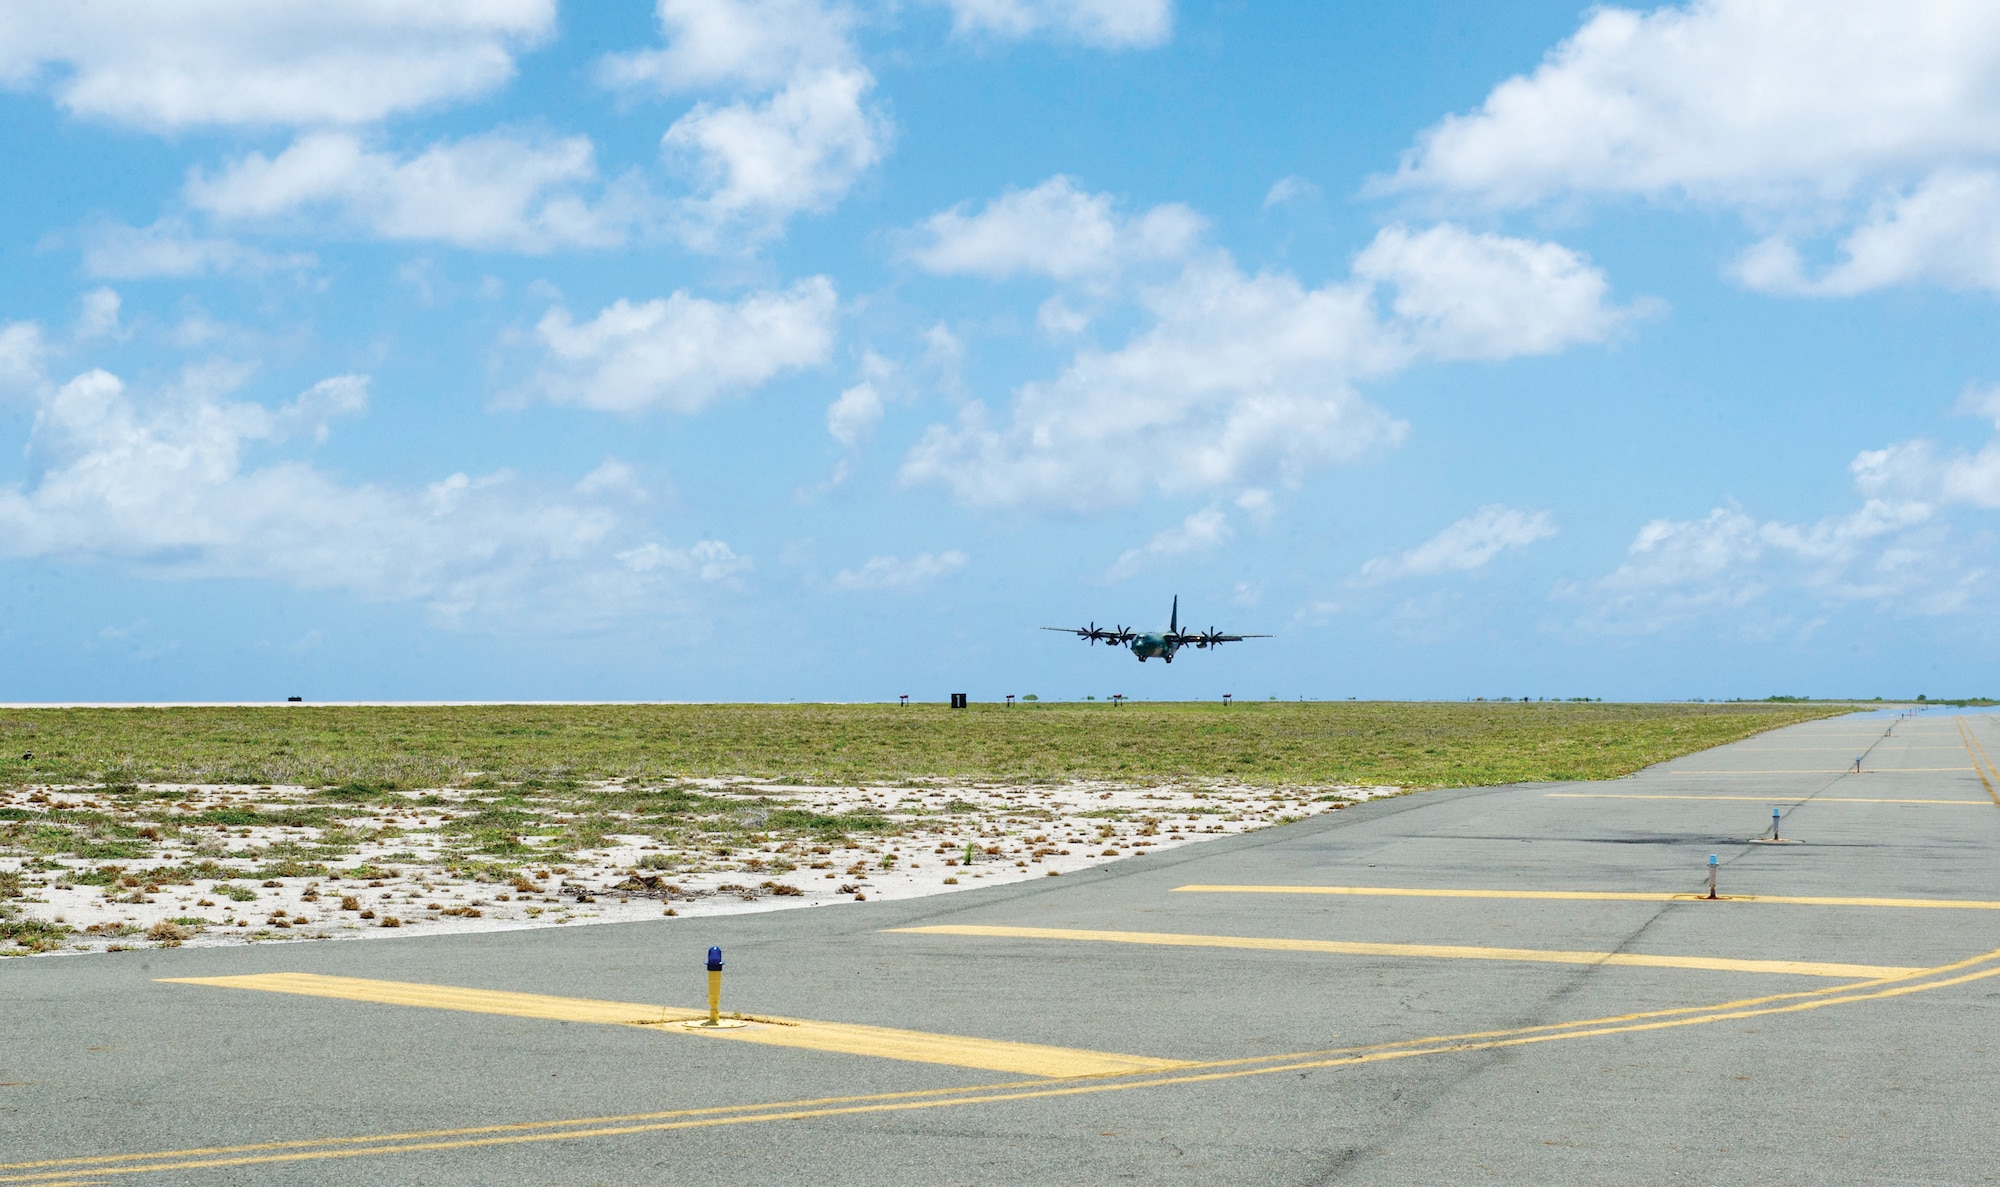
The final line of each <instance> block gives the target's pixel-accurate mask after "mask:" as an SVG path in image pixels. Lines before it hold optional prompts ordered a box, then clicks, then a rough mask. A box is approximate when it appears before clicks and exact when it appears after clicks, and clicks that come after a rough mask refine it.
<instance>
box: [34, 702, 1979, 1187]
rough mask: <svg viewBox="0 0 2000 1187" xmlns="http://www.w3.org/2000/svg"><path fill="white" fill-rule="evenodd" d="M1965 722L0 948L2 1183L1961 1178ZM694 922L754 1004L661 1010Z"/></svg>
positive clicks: (728, 980) (1857, 728) (691, 971)
mask: <svg viewBox="0 0 2000 1187" xmlns="http://www.w3.org/2000/svg"><path fill="white" fill-rule="evenodd" d="M1987 750H1993V751H1995V752H2000V722H1996V721H1995V720H1994V719H1992V718H1990V717H1987V716H1983V715H1977V716H1966V717H1963V718H1958V717H1953V716H1948V715H1942V714H1938V715H1923V716H1920V717H1917V718H1913V719H1904V720H1897V719H1893V718H1889V717H1883V716H1857V717H1850V718H1843V719H1836V720H1832V721H1825V722H1818V723H1812V724H1808V725H1803V726H1797V727H1793V728H1791V729H1787V730H1782V731H1778V732H1775V733H1771V734H1767V735H1763V736H1761V737H1759V738H1755V739H1752V740H1749V741H1747V742H1744V743H1740V744H1738V745H1735V746H1730V747H1724V748H1721V749H1718V750H1714V751H1709V752H1706V753H1703V754H1700V755H1694V756H1689V757H1688V758H1685V759H1682V760H1679V761H1676V762H1673V763H1668V764H1664V765H1663V766H1661V767H1659V768H1655V769H1653V770H1650V771H1647V772H1644V773H1642V774H1641V775H1638V776H1635V777H1633V778H1631V779H1626V780H1619V781H1616V782H1612V783H1604V784H1561V785H1542V786H1515V787H1503V788H1487V789H1472V790H1464V791H1445V792H1429V793H1423V794H1419V795H1412V796H1407V797H1402V798H1399V799H1395V800H1389V801H1383V802H1379V803H1374V804H1368V805H1363V806H1361V807H1357V808H1354V809H1350V810H1348V811H1345V812H1341V813H1337V814H1333V815H1329V816H1327V817H1323V818H1320V819H1316V820H1312V821H1308V822H1305V823H1301V824H1298V825H1292V826H1288V827H1285V828H1279V829H1271V830H1267V831H1264V832H1260V833H1255V834H1251V835H1248V836H1244V837H1240V838H1233V839H1230V840H1226V841H1218V842H1211V843H1207V844H1203V845H1198V846H1190V847H1187V848H1183V849H1178V850H1173V851H1170V852H1169V853H1165V854H1161V855H1159V856H1155V857H1145V858H1137V859H1133V860H1129V861H1125V862H1121V863H1118V864H1117V865H1114V866H1110V867H1105V868H1102V869H1099V870H1095V871H1090V872H1087V873H1084V874H1080V875H1072V876H1065V877H1063V878H1059V879H1055V878H1052V879H1046V880H1043V881H1040V882H1037V883H1032V884H1024V885H1015V886H1011V887H999V888H994V889H991V890H981V891H973V892H966V893H962V894H956V895H951V896H945V897H940V898H933V899H923V900H913V901H905V902H897V903H856V904H851V905H841V906H834V907H827V908H819V909H813V910H805V911H787V912H776V913H772V914H768V915H753V916H737V917H730V918H725V919H689V920H678V919H663V920H661V921H660V922H659V923H656V924H632V925H617V926H610V925H607V926H601V927H588V928H577V929H571V930H555V929H552V930H544V931H535V932H514V933H494V934H490V935H478V936H457V937H432V938H413V939H409V940H395V941H388V942H381V943H368V944H282V945H271V946H266V947H258V948H253V949H247V950H235V949H206V950H194V949H177V950H146V951H133V952H126V953H118V954H113V955H104V956H88V957H75V958H67V957H59V958H44V959H32V960H14V961H7V962H4V963H0V1164H4V1165H0V1184H4V1183H13V1182H33V1183H44V1184H46V1183H56V1182H63V1183H68V1182H104V1183H116V1182H132V1183H153V1182H160V1183H300V1184H305V1183H313V1184H320V1183H329V1182H340V1183H347V1182H352V1183H407V1182H424V1183H488V1182H494V1181H499V1180H503V1179H505V1180H510V1181H524V1182H535V1183H540V1184H572V1183H574V1184H588V1183H620V1184H629V1183H634V1182H641V1183H650V1182H668V1181H671V1182H682V1181H694V1182H720V1183H735V1182H752V1181H771V1180H779V1179H789V1180H792V1181H801V1182H813V1183H857V1184H859V1183H870V1184H877V1183H900V1182H910V1183H919V1182H921V1183H961V1182H962V1183H980V1182H1034V1183H1039V1182H1055V1181H1062V1182H1116V1181H1133V1180H1136V1181H1146V1182H1156V1181H1160V1182H1187V1183H1236V1182H1242V1183H1318V1182H1339V1183H1357V1184H1364V1183H1365V1184H1376V1183H1438V1182H1510V1183H1511V1182H1522V1181H1529V1180H1534V1181H1552V1182H1578V1183H1583V1182H1588V1183H1601V1182H1653V1181H1666V1180H1669V1179H1671V1180H1674V1181H1677V1182H1694V1183H1708V1182H1714V1183H1724V1182H1731V1183H1735V1182H1746V1181H1747V1182H1759V1183H1794V1182H1796V1183H1820V1182H1826V1181H1829V1180H1838V1181H1866V1182H1926V1183H1933V1182H1950V1183H1961V1182H1962V1183H1976V1182H1986V1181H1990V1180H1993V1179H1996V1178H2000V1170H1996V1167H2000V1158H1996V1154H2000V1148H1996V1147H2000V1139H1996V1138H1995V1137H1994V1136H1993V1135H1994V1134H1995V1133H1996V1132H2000V1125H1996V1123H2000V1070H1996V1062H1995V1056H1996V1054H2000V1008H1997V1007H2000V951H1996V950H2000V844H1996V842H2000V798H1995V785H1996V784H2000V771H1995V770H1994V769H1993V767H1992V764H1991V762H1990V759H1989V758H1988V757H1987V755H1986V753H1985V752H1986V751H1987ZM1857 757H1859V758H1860V759H1861V771H1860V773H1858V774H1857V773H1855V772H1854V771H1853V770H1852V765H1853V761H1854V759H1856V758H1857ZM1773 807H1776V808H1778V810H1779V811H1780V813H1781V827H1780V835H1781V838H1782V839H1783V842H1784V843H1779V844H1770V843H1760V842H1758V841H1757V840H1756V838H1758V837H1759V836H1760V834H1768V830H1769V827H1770V819H1771V810H1772V808H1773ZM1711 853H1713V854H1715V855H1716V856H1717V858H1718V871H1719V873H1718V884H1719V890H1720V892H1721V893H1722V895H1724V896H1726V897H1725V899H1724V900H1723V901H1718V902H1708V901H1704V900H1703V899H1701V898H1700V897H1699V896H1700V895H1701V894H1703V893H1705V877H1706V875H1705V863H1706V859H1707V857H1708V855H1709V854H1711ZM1190 888H1196V889H1190ZM1384 891H1393V892H1403V893H1381V892H1384ZM1437 892H1453V893H1449V894H1442V893H1437ZM1554 895H1563V896H1569V897H1550V896H1554ZM1621 896H1622V897H1621ZM1677 896H1678V897H1677ZM710 944H719V945H721V946H722V948H723V949H724V953H725V957H726V959H727V961H728V969H727V972H726V974H725V985H726V990H725V997H726V1000H725V1009H726V1010H730V1011H741V1012H742V1013H744V1014H747V1015H750V1016H752V1017H754V1018H761V1019H776V1020H777V1021H766V1022H754V1023H753V1024H752V1025H751V1026H750V1027H747V1028H745V1029H744V1030H743V1031H739V1032H735V1034H733V1035H716V1034H702V1033H699V1032H693V1031H689V1030H687V1029H685V1028H683V1027H681V1026H680V1025H679V1024H678V1020H679V1019H681V1018H685V1017H692V1016H693V1015H694V1013H695V1012H696V1011H695V1010H694V1009H692V1008H695V1007H699V1006H700V1005H701V1004H702V994H703V976H704V974H703V973H702V970H701V964H700V962H701V957H702V954H703V953H704V952H705V951H706V949H707V947H708V946H709V945H710ZM278 974H292V975H298V974H304V975H307V976H303V977H301V976H291V977H290V978H288V979H282V978H278V977H276V975H278ZM260 977H261V978H264V979H262V980H257V979H255V978H260ZM244 978H251V979H249V980H244Z"/></svg>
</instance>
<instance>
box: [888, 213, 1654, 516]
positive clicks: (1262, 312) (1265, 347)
mask: <svg viewBox="0 0 2000 1187" xmlns="http://www.w3.org/2000/svg"><path fill="white" fill-rule="evenodd" d="M1360 269H1366V270H1367V274H1363V273H1362V272H1361V271H1360ZM1607 289H1608V286H1607V285H1606V284H1605V282H1604V279H1603V275H1602V273H1601V272H1599V271H1598V270H1597V269H1595V268H1594V267H1591V266H1590V265H1589V264H1588V263H1586V262H1585V261H1584V260H1583V259H1582V258H1581V257H1579V256H1577V255H1575V253H1572V252H1569V251H1568V250H1567V249H1564V248H1561V247H1558V246H1556V245H1553V244H1537V243H1532V242H1529V241H1525V240H1517V239H1504V238H1501V237H1497V236H1477V235H1473V234H1472V233H1471V232H1468V231H1465V230H1464V229H1462V228H1458V227H1455V226H1451V225H1449V224H1447V225H1445V226H1443V227H1440V228H1434V229H1432V230H1431V231H1427V232H1422V233H1412V232H1409V231H1406V230H1404V229H1403V228H1399V227H1392V228H1389V229H1387V230H1385V231H1383V232H1382V233H1381V235H1380V236H1378V238H1377V240H1376V241H1375V244H1374V245H1372V246H1371V247H1370V248H1369V249H1368V250H1366V251H1364V252H1363V253H1362V254H1361V257H1360V258H1359V259H1358V260H1357V275H1356V277H1355V278H1354V279H1351V280H1348V281H1343V282H1335V283H1331V284H1328V285H1325V286H1323V287H1320V288H1316V289H1309V288H1307V287H1305V286H1304V285H1302V284H1300V282H1299V281H1298V280H1297V279H1296V278H1294V277H1292V276H1289V275H1285V274H1280V273H1260V274H1258V275H1255V276H1250V275H1245V274H1244V273H1243V272H1242V271H1241V270H1240V269H1239V268H1238V267H1237V266H1236V264H1235V263H1234V261H1232V260H1231V259H1230V258H1229V257H1228V256H1227V255H1226V254H1223V253H1220V252H1216V253H1210V254H1208V255H1205V256H1202V257H1199V258H1197V259H1195V260H1193V261H1192V262H1190V263H1189V264H1188V265H1186V266H1185V267H1184V268H1183V269H1182V271H1181V273H1180V275H1179V276H1178V277H1176V278H1175V279H1174V280H1172V281H1170V282H1168V283H1164V284H1159V285H1154V286H1149V287H1146V288H1144V289H1142V290H1141V293H1140V303H1141V305H1142V306H1143V307H1144V309H1145V311H1146V312H1147V314H1148V315H1150V318H1151V324H1150V325H1149V326H1147V327H1145V328H1143V329H1141V330H1140V331H1139V332H1137V333H1136V334H1134V335H1133V336H1132V338H1131V339H1130V340H1128V341H1127V342H1126V343H1125V344H1124V345H1123V346H1122V347H1119V348H1118V349H1115V350H1103V349H1099V348H1096V347H1089V348H1085V349H1083V350H1080V351H1078V352H1077V354H1076V355H1075V356H1074V358H1073V359H1072V360H1071V362H1070V364H1069V366H1068V367H1067V368H1066V369H1065V370H1064V371H1063V373H1062V374H1061V375H1059V376H1057V377H1056V378H1054V379H1052V380H1042V381H1036V382H1031V383H1028V384H1024V385H1022V386H1021V387H1020V388H1019V389H1017V390H1016V392H1015V393H1014V398H1013V401H1012V405H1011V409H1010V411H1009V413H1008V415H1007V418H1006V419H1005V421H1002V420H1001V419H1000V418H999V417H997V416H996V415H995V414H994V413H993V412H992V411H991V410H990V409H989V408H988V407H987V406H986V405H985V404H984V403H983V402H979V401H973V402H971V403H968V404H967V405H966V406H965V407H964V409H963V411H962V412H961V414H960V417H959V421H958V423H957V424H955V425H934V426H932V427H931V428H930V429H929V430H927V431H926V433H925V435H924V436H923V438H922V439H921V440H920V441H919V442H918V444H917V445H916V447H915V448H914V449H913V450H912V451H911V452H910V454H909V456H908V457H907V459H906V460H905V462H904V466H903V479H904V481H906V482H909V483H935V484H938V485H942V486H945V487H947V488H948V489H950V490H951V492H952V493H953V495H954V496H955V497H956V498H957V499H958V500H959V501H960V502H962V503H966V504H969V505H974V506H1006V505H1012V504H1040V505H1043V506H1052V507H1062V508H1068V509H1072V510H1089V509H1092V508H1095V507H1098V506H1101V505H1104V504H1107V503H1128V502H1132V501H1134V500H1137V499H1139V498H1142V497H1144V496H1145V495H1147V494H1150V493H1159V494H1167V495H1172V494H1182V493H1188V492H1201V491H1215V490H1226V489H1229V488H1242V487H1246V486H1264V485H1268V484H1270V483H1271V482H1296V481H1298V480H1299V479H1300V478H1301V477H1302V476H1303V475H1304V474H1305V473H1307V472H1308V471H1311V470H1313V469H1317V468H1320V467H1323V466H1327V465H1332V464H1336V463H1339V462H1343V461H1348V460H1352V459H1354V458H1357V457H1361V456H1365V455H1367V454H1370V453H1373V452H1376V451H1379V450H1381V449H1383V448H1386V447H1388V446H1391V445H1393V444H1394V443H1396V442H1397V441H1399V440H1400V439H1401V437H1402V435H1403V432H1404V426H1403V425H1402V424H1401V423H1400V422H1398V421H1396V420H1395V419H1394V418H1393V417H1390V416H1389V415H1387V414H1386V413H1384V412H1382V411H1381V410H1380V409H1378V408H1375V407H1374V406H1372V405H1370V404H1369V403H1368V402H1367V401H1365V400H1364V399H1362V397H1361V396H1360V394H1359V393H1358V392H1357V391H1356V390H1355V388H1354V386H1353V385H1354V383H1355V381H1357V380H1361V379H1365V378H1368V377H1372V376H1380V375H1383V374H1386V373H1389V372H1393V371H1395V370H1398V369H1400V368H1403V367H1406V366H1408V365H1409V364H1411V363H1412V362H1414V361H1416V360H1418V359H1421V358H1426V357H1430V358H1463V357H1475V358H1484V359H1499V358H1506V357H1510V356H1514V355H1523V354H1542V353H1547V352H1549V351H1551V350H1555V349H1560V348H1561V347H1563V346H1566V345H1570V344H1574V343H1579V342H1592V341H1598V340H1601V339H1602V338H1604V337H1605V336H1607V335H1608V334H1609V333H1611V332H1612V331H1613V329H1614V328H1615V327H1616V326H1618V325H1620V324H1622V322H1623V321H1624V320H1625V319H1626V318H1627V317H1628V316H1629V311H1626V310H1618V309H1614V308H1612V307H1610V306H1608V305H1606V304H1605V303H1604V299H1605V297H1606V296H1607ZM1380 300H1386V301H1387V303H1388V305H1389V307H1390V309H1389V313H1388V314H1387V315H1386V316H1385V315H1384V314H1383V312H1382V311H1381V309H1380V308H1379V307H1378V302H1379V301H1380Z"/></svg>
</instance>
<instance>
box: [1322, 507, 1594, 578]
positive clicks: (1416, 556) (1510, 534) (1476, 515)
mask: <svg viewBox="0 0 2000 1187" xmlns="http://www.w3.org/2000/svg"><path fill="white" fill-rule="evenodd" d="M1556 530H1557V529H1556V522H1555V519H1554V517H1553V516H1551V515H1550V514H1549V513H1548V512H1546V511H1532V512H1531V511H1522V510H1519V509H1518V508H1514V507H1507V506H1503V505H1501V504H1499V503H1490V504H1488V505H1486V506H1484V507H1481V508H1480V509H1479V510H1477V511H1475V512H1473V513H1472V514H1471V515H1468V516H1466V517H1465V518H1464V519H1461V520H1459V521H1458V522H1456V523H1454V524H1452V525H1451V526H1449V527H1447V528H1445V529H1444V530H1443V531H1441V532H1439V533H1438V534H1437V535H1435V536H1432V537H1431V538H1430V539H1428V540H1426V541H1424V542H1423V543H1422V544H1419V545H1417V546H1416V547H1415V548H1412V549H1410V550H1409V551H1407V552H1403V553H1399V554H1397V555H1395V556H1378V557H1376V558H1375V559H1374V560H1371V561H1369V562H1368V563H1367V564H1364V565H1362V566H1361V577H1362V579H1363V580H1365V581H1390V580H1394V579H1396V578H1399V577H1435V576H1438V575H1439V574H1442V573H1469V572H1471V571H1472V570H1474V569H1480V568H1484V567H1485V566H1486V565H1487V563H1488V562H1490V561H1492V559H1493V558H1494V557H1496V556H1499V555H1500V554H1501V553H1503V552H1506V551H1509V550H1512V549H1521V548H1526V547H1527V546H1528V545H1530V544H1533V543H1535V542H1536V541H1537V540H1546V539H1548V538H1549V537H1550V536H1553V535H1555V534H1556Z"/></svg>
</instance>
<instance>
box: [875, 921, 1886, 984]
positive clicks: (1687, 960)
mask: <svg viewBox="0 0 2000 1187" xmlns="http://www.w3.org/2000/svg"><path fill="white" fill-rule="evenodd" d="M889 930H891V931H896V932H905V933H915V934H918V935H932V936H990V937H1000V938H1009V939H1022V940H1083V941H1088V942H1091V943H1099V944H1163V945H1168V946H1172V947H1180V948H1252V949H1258V950H1262V951H1268V952H1326V953H1333V954H1338V955H1341V956H1425V957H1435V958H1439V959H1444V960H1507V961H1518V962H1526V963H1533V964H1608V965H1620V966H1624V967H1628V968H1651V969H1708V970H1711V971H1714V972H1726V973H1785V974H1790V975H1793V976H1800V977H1898V976H1905V975H1907V974H1910V973H1914V972H1917V971H1919V970H1917V969H1914V968H1907V967H1903V966H1891V965H1877V964H1828V963H1824V962H1821V961H1808V960H1731V959H1727V958H1723V957H1716V956H1648V955H1644V954H1641V953H1636V952H1565V951H1561V950H1559V949H1548V948H1474V947H1464V946H1459V945H1455V944H1373V943H1357V942H1354V941H1349V940H1292V939H1281V938H1277V937H1269V936H1195V935H1184V934H1182V933H1180V932H1159V931H1092V930H1085V929H1081V928H1063V927H979V926H972V925H964V924H943V925H938V926H933V927H897V928H890V929H889Z"/></svg>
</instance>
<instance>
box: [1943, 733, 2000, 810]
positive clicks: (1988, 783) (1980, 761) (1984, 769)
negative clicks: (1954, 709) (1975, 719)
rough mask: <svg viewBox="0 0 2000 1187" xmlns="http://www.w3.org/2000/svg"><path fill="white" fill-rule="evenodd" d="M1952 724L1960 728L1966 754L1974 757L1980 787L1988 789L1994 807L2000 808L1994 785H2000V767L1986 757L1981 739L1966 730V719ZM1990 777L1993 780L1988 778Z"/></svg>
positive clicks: (1973, 763) (1998, 792) (1998, 796)
mask: <svg viewBox="0 0 2000 1187" xmlns="http://www.w3.org/2000/svg"><path fill="white" fill-rule="evenodd" d="M1952 724H1954V725H1956V726H1958V736H1959V738H1960V739H1962V740H1963V741H1964V742H1965V752H1966V753H1967V754H1969V755H1971V756H1972V769H1973V770H1974V771H1977V772H1978V773H1979V785H1980V786H1981V787H1984V788H1985V789H1986V794H1987V795H1988V796H1990V797H1991V798H1992V800H1993V804H1994V806H1995V807H2000V791H1995V790H1994V784H1995V783H2000V767H1995V766H1994V765H1993V760H1992V759H1990V758H1988V757H1987V756H1986V747H1984V746H1981V745H1980V744H1979V739H1978V738H1976V737H1974V736H1973V734H1972V731H1971V730H1969V729H1967V728H1966V726H1965V719H1964V718H1962V717H1955V718H1953V719H1952ZM1988 775H1991V776H1992V778H1988V777H1987V776H1988Z"/></svg>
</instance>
